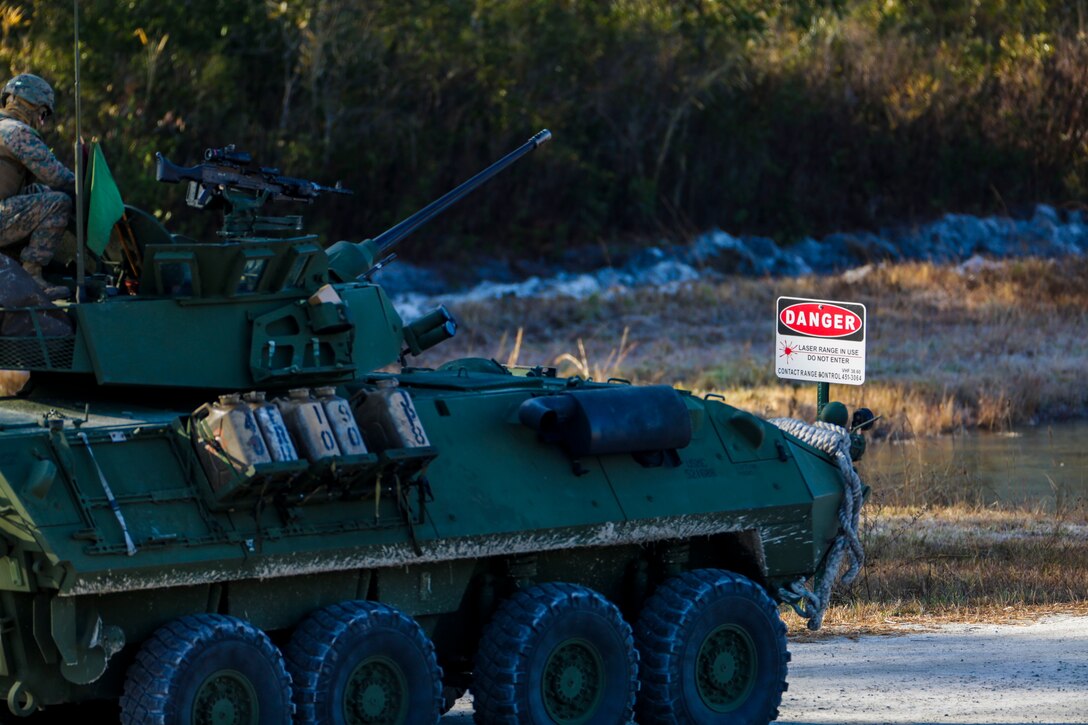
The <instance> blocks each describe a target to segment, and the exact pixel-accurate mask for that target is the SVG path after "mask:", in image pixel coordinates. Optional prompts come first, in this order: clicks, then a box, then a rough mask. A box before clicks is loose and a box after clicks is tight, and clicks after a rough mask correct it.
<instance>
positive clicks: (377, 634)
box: [286, 601, 444, 725]
mask: <svg viewBox="0 0 1088 725" xmlns="http://www.w3.org/2000/svg"><path fill="white" fill-rule="evenodd" d="M286 657H287V671H288V672H290V673H291V678H292V681H293V682H294V697H295V706H296V713H297V714H296V716H295V722H296V723H298V724H299V725H334V724H335V725H343V724H344V723H345V722H346V723H347V725H352V723H355V722H367V723H375V724H377V723H382V724H383V725H401V724H405V725H421V724H422V723H436V722H438V719H439V718H440V717H441V716H442V705H443V703H444V699H443V697H442V669H441V668H440V667H439V666H438V660H437V658H436V657H435V651H434V644H432V643H431V640H430V639H429V638H428V637H427V635H426V634H424V633H423V630H422V629H420V626H419V624H418V623H417V622H416V621H415V620H414V619H412V618H411V617H409V616H408V615H406V614H404V613H403V612H400V611H398V610H396V609H394V608H393V607H390V606H388V605H385V604H381V603H379V602H365V601H356V602H343V603H341V604H334V605H333V606H331V607H325V608H324V609H319V610H317V611H316V612H313V613H312V614H310V616H309V617H307V618H306V619H305V620H304V621H303V622H302V624H300V625H299V626H298V628H297V629H296V630H295V633H294V634H293V635H292V636H291V641H290V643H288V645H287V648H286ZM356 677H358V678H360V679H358V680H355V679H354V678H356ZM367 678H371V679H370V680H368V679H367ZM389 678H392V683H390V679H389ZM375 680H376V681H377V685H378V687H379V689H382V686H383V685H384V686H386V688H387V689H383V690H382V695H381V698H380V699H378V700H374V699H371V700H368V701H366V702H365V703H364V702H363V701H362V695H363V694H364V693H365V692H367V691H368V690H369V689H371V688H372V686H373V685H374V683H375ZM353 682H354V683H355V687H358V688H363V686H364V685H366V688H363V691H362V692H358V693H357V695H358V702H357V705H358V706H360V707H362V706H367V705H369V706H370V707H373V708H375V710H374V711H372V712H370V713H367V714H366V717H367V718H368V719H365V720H364V719H363V717H362V714H360V713H352V712H348V711H347V710H346V709H345V708H347V707H350V704H349V702H348V700H350V698H351V685H352V683H353ZM368 682H369V683H370V684H369V685H367V683H368ZM390 684H392V687H391V688H390V687H388V685H390ZM389 690H393V692H392V694H393V695H394V696H396V695H399V697H395V698H394V697H388V695H389V694H390V692H389Z"/></svg>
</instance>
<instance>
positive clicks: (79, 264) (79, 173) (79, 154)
mask: <svg viewBox="0 0 1088 725" xmlns="http://www.w3.org/2000/svg"><path fill="white" fill-rule="evenodd" d="M72 4H73V5H74V7H75V27H76V48H75V61H76V88H75V95H76V141H75V150H76V151H75V156H76V164H75V166H76V209H75V212H76V302H83V301H84V297H85V296H86V291H85V288H84V274H85V272H84V263H83V245H84V243H85V241H86V240H85V238H84V237H85V232H84V230H83V196H84V193H85V190H84V188H83V144H82V139H83V113H82V108H81V107H80V103H79V99H80V95H81V94H80V88H79V0H73V3H72Z"/></svg>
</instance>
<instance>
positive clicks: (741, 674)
mask: <svg viewBox="0 0 1088 725" xmlns="http://www.w3.org/2000/svg"><path fill="white" fill-rule="evenodd" d="M635 639H636V641H637V642H638V650H639V654H640V655H641V657H642V667H641V672H640V680H641V681H642V690H641V693H640V694H639V704H638V722H639V723H640V724H641V725H651V724H654V723H669V724H670V725H681V724H683V725H701V724H702V723H720V722H731V723H745V724H746V725H755V724H757V723H759V724H762V723H768V722H771V721H772V720H774V719H775V718H777V717H778V705H779V703H781V702H782V693H783V692H784V691H785V690H786V663H787V662H789V660H790V654H789V652H787V651H786V626H785V625H784V624H783V623H782V620H781V619H780V618H779V616H778V609H777V608H776V607H775V604H774V602H773V601H771V598H770V597H769V596H767V593H766V592H765V591H763V589H762V588H761V587H759V586H758V585H756V583H755V582H753V581H752V580H750V579H748V578H746V577H743V576H741V575H740V574H734V573H732V572H728V571H722V570H719V569H698V570H695V571H689V572H686V573H684V574H681V575H679V576H676V577H673V578H672V579H669V580H668V581H666V582H665V583H664V584H662V585H661V586H660V587H658V589H657V591H656V592H654V594H653V596H651V597H650V598H649V599H648V600H647V601H646V605H645V607H644V609H643V611H642V615H641V616H640V617H639V620H638V624H637V625H635Z"/></svg>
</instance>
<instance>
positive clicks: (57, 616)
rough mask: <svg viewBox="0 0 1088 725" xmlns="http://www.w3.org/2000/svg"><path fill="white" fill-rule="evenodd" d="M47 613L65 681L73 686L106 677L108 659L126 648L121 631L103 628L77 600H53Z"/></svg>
mask: <svg viewBox="0 0 1088 725" xmlns="http://www.w3.org/2000/svg"><path fill="white" fill-rule="evenodd" d="M81 609H82V611H80V610H81ZM49 610H50V632H51V634H52V637H53V643H54V644H55V645H56V646H57V651H58V652H59V653H60V660H61V661H60V672H61V674H62V675H63V676H64V679H66V680H68V681H69V682H71V683H73V684H76V685H86V684H90V683H91V682H94V681H95V680H97V679H98V678H99V677H101V676H102V674H103V673H105V671H106V665H107V664H108V663H109V660H110V657H112V656H113V655H115V654H117V653H118V652H120V651H121V648H122V647H124V646H125V633H124V632H123V631H122V630H121V628H120V627H117V626H115V625H112V624H103V623H102V618H101V617H100V616H99V615H98V611H97V610H96V609H94V608H92V607H87V608H82V607H80V606H79V602H78V601H77V600H76V599H72V598H68V597H54V598H53V600H52V601H51V602H50V604H49Z"/></svg>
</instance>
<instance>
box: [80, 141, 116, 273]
mask: <svg viewBox="0 0 1088 725" xmlns="http://www.w3.org/2000/svg"><path fill="white" fill-rule="evenodd" d="M90 178H91V183H90V185H89V186H90V189H89V190H88V193H89V194H90V200H89V201H88V204H89V205H90V206H89V208H88V210H87V248H88V249H90V250H91V251H92V252H94V253H95V254H102V252H103V251H104V250H105V249H106V245H107V244H109V242H110V232H111V231H113V225H114V224H116V223H117V220H118V219H120V218H121V216H122V215H123V214H124V213H125V203H124V202H123V201H121V192H120V191H118V190H117V184H116V183H115V182H114V180H113V174H111V173H110V167H109V166H108V165H107V164H106V157H105V156H104V155H103V154H102V147H101V146H99V145H98V142H97V141H96V142H95V143H94V144H93V149H92V151H91V173H90Z"/></svg>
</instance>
